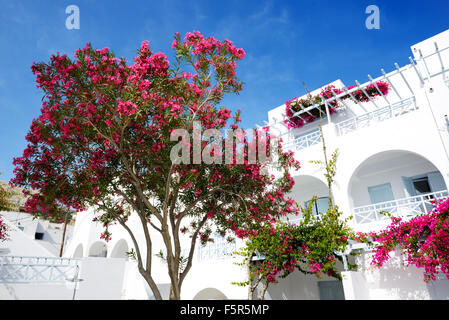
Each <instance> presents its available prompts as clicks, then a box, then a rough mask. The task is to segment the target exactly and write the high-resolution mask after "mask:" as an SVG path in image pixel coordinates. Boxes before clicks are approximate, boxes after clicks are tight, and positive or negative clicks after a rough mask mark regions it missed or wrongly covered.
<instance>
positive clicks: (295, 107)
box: [284, 81, 390, 129]
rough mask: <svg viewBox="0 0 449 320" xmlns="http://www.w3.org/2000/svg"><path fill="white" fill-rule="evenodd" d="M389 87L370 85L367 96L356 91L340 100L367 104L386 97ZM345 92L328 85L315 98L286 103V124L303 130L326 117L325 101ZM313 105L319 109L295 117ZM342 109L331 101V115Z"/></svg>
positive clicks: (382, 84) (291, 100) (378, 83)
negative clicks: (307, 124) (372, 100)
mask: <svg viewBox="0 0 449 320" xmlns="http://www.w3.org/2000/svg"><path fill="white" fill-rule="evenodd" d="M353 88H355V85H352V86H349V87H347V88H346V90H351V89H353ZM389 89H390V87H389V85H388V83H387V82H385V81H378V82H376V83H375V84H374V83H373V84H370V85H368V86H366V87H365V88H364V90H365V92H366V94H367V95H368V96H367V95H366V94H365V93H364V92H363V90H362V89H358V90H355V91H353V92H351V94H346V95H343V96H341V97H340V98H339V99H340V100H346V99H351V100H352V101H353V102H355V103H358V102H367V101H369V99H370V98H371V99H374V98H375V97H377V96H381V95H384V96H386V95H387V94H388V92H389ZM343 92H345V90H343V89H338V88H335V86H334V85H328V86H327V87H325V88H324V89H322V91H321V92H320V93H319V94H318V95H315V96H312V95H311V94H308V95H307V98H306V99H298V98H293V99H290V100H288V101H286V102H285V114H286V116H287V119H286V120H285V121H284V123H285V124H286V125H287V127H288V128H289V129H290V128H301V127H303V126H304V125H305V124H306V123H311V122H313V121H315V120H317V119H319V118H321V117H322V116H325V115H326V106H325V104H324V100H326V99H330V98H333V97H334V95H339V94H341V93H343ZM313 105H318V107H316V108H313V109H311V110H309V111H308V112H304V113H302V114H301V115H300V116H294V114H295V113H297V112H299V111H301V110H304V109H307V108H308V107H311V106H313ZM339 107H341V106H340V104H339V103H338V101H337V100H333V101H329V102H328V108H329V113H330V114H333V113H335V111H336V110H337V108H339Z"/></svg>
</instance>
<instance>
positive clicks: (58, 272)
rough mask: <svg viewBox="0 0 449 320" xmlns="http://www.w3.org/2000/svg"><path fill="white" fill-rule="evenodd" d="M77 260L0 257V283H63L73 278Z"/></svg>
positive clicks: (77, 263)
mask: <svg viewBox="0 0 449 320" xmlns="http://www.w3.org/2000/svg"><path fill="white" fill-rule="evenodd" d="M79 263H80V260H79V259H70V258H58V257H25V256H0V283H2V282H3V283H5V282H7V283H27V282H65V281H67V280H68V279H72V278H74V276H75V273H76V268H77V266H79Z"/></svg>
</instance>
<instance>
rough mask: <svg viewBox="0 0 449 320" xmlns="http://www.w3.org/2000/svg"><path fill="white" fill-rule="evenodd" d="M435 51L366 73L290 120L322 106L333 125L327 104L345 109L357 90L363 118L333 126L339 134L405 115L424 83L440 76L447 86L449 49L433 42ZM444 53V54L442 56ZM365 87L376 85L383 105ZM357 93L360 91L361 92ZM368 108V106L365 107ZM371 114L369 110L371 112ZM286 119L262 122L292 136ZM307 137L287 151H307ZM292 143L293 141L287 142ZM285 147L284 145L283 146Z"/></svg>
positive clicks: (279, 134)
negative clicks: (383, 89) (382, 88)
mask: <svg viewBox="0 0 449 320" xmlns="http://www.w3.org/2000/svg"><path fill="white" fill-rule="evenodd" d="M434 46H435V51H433V52H431V53H430V54H428V55H426V56H423V54H422V52H421V50H418V55H417V58H416V59H413V58H412V57H409V61H410V64H408V65H405V66H403V67H400V66H399V65H398V64H397V63H394V66H395V70H393V71H391V72H389V73H386V72H385V71H384V69H381V73H382V75H381V76H379V77H377V78H376V79H373V78H372V77H371V75H369V74H368V79H369V81H367V82H366V83H363V84H360V83H359V82H358V81H357V80H356V81H355V84H356V85H355V86H353V87H352V88H351V89H347V88H343V92H342V93H340V94H335V93H334V92H333V96H332V97H329V98H327V99H324V100H323V101H322V102H321V104H320V105H318V104H316V105H312V106H309V107H307V108H304V109H302V110H300V111H298V112H296V113H294V114H293V115H292V116H291V117H299V118H302V116H307V115H308V114H310V112H311V111H312V110H313V109H316V108H322V105H323V104H324V106H325V109H326V112H325V116H326V117H327V122H329V123H330V122H332V116H331V114H330V112H329V105H331V104H333V103H334V104H335V102H338V103H340V104H341V105H343V106H344V108H346V109H348V104H347V103H346V102H345V101H344V99H343V98H344V97H345V96H348V95H349V96H353V94H354V93H355V92H356V91H358V90H360V91H361V92H363V94H364V95H365V96H366V98H367V99H366V102H363V103H357V104H356V106H358V107H359V108H361V109H362V113H363V115H361V116H358V117H355V118H352V119H349V120H345V121H343V122H340V123H338V124H336V125H337V126H338V128H337V130H338V134H340V135H341V134H345V133H348V132H351V131H354V130H357V129H358V128H362V127H366V126H368V125H371V124H373V122H378V121H383V120H386V119H391V118H394V117H397V116H399V115H401V114H404V113H408V112H410V111H413V110H416V109H417V107H416V103H415V90H416V89H417V88H418V87H419V88H422V87H423V86H424V84H425V83H430V84H431V81H432V80H433V79H434V78H437V77H440V76H441V77H442V79H443V81H444V82H445V83H446V84H447V85H449V68H448V67H447V66H446V65H448V64H449V63H448V62H447V60H448V59H449V54H447V52H445V51H447V50H449V47H446V48H444V49H439V47H438V45H437V43H436V42H435V43H434ZM443 53H446V54H445V55H444V56H443ZM378 81H384V82H386V83H388V85H389V87H390V89H391V90H390V93H388V95H384V94H383V93H382V92H381V91H380V90H379V88H377V86H376V83H377V82H378ZM368 86H375V87H376V89H377V90H378V91H379V94H380V96H381V97H379V98H378V99H380V100H381V101H382V102H381V103H378V102H377V101H376V100H375V99H372V98H371V97H370V96H369V95H368V94H367V93H366V90H365V89H366V88H367V87H368ZM360 91H359V92H360ZM368 105H369V107H368ZM373 109H374V111H371V110H373ZM287 119H288V117H287V116H286V114H285V112H284V113H282V115H281V117H280V118H279V117H278V118H273V119H270V121H269V122H265V126H269V127H271V128H272V129H274V130H276V131H278V133H277V134H278V136H279V137H282V136H284V135H291V130H289V129H288V128H287V130H286V124H285V121H286V120H287ZM309 138H311V137H310V136H309V137H307V136H303V137H300V138H297V139H295V140H294V141H293V142H291V143H290V144H288V146H289V147H290V148H293V146H295V147H296V148H297V150H301V149H304V148H308V147H309V146H311V145H313V143H310V141H308V140H309ZM290 141H292V139H290ZM286 145H287V144H286Z"/></svg>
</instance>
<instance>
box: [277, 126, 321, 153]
mask: <svg viewBox="0 0 449 320" xmlns="http://www.w3.org/2000/svg"><path fill="white" fill-rule="evenodd" d="M320 142H321V135H320V131H319V130H315V131H313V132H311V133H308V134H306V135H302V136H300V137H296V138H295V139H294V140H293V141H291V142H290V143H286V144H285V145H284V148H286V149H290V150H293V151H299V150H302V149H306V148H308V147H310V146H313V145H316V144H318V143H320Z"/></svg>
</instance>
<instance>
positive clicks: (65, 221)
mask: <svg viewBox="0 0 449 320" xmlns="http://www.w3.org/2000/svg"><path fill="white" fill-rule="evenodd" d="M68 217H69V213H68V212H67V213H66V214H65V219H64V230H63V231H62V242H61V248H60V249H59V257H62V252H63V251H64V242H65V232H66V230H67V220H68Z"/></svg>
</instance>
